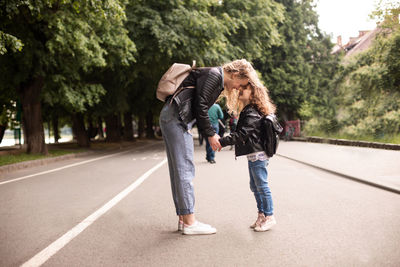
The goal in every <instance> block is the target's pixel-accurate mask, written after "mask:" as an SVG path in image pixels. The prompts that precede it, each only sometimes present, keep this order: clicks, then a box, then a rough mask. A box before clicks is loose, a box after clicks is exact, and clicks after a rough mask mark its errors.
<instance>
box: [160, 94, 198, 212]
mask: <svg viewBox="0 0 400 267" xmlns="http://www.w3.org/2000/svg"><path fill="white" fill-rule="evenodd" d="M160 127H161V131H162V135H163V139H164V143H165V148H166V152H167V158H168V168H169V176H170V180H171V191H172V197H173V200H174V204H175V208H176V214H177V215H187V214H192V213H194V202H195V201H194V190H193V183H192V180H193V178H194V175H195V171H194V163H193V151H194V145H193V137H192V134H191V133H190V132H189V130H190V129H191V128H192V124H189V125H187V124H185V123H183V122H182V120H181V119H180V118H179V113H178V108H177V106H176V105H175V103H172V104H171V105H170V104H169V101H167V102H166V104H165V105H164V107H163V109H162V110H161V114H160Z"/></svg>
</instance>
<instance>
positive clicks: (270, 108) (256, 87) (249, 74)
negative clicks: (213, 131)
mask: <svg viewBox="0 0 400 267" xmlns="http://www.w3.org/2000/svg"><path fill="white" fill-rule="evenodd" d="M222 68H223V70H224V71H226V72H228V73H232V74H234V75H235V76H236V78H238V79H248V80H249V86H250V87H251V90H252V93H251V99H250V103H251V104H253V105H255V106H257V108H258V110H259V111H260V112H261V113H263V114H264V115H268V114H270V113H275V111H276V107H275V105H274V103H273V102H272V101H271V99H270V98H269V95H268V89H267V88H266V87H265V86H264V85H263V84H262V82H261V81H260V79H259V77H258V74H257V72H256V71H255V69H254V68H253V66H252V65H251V63H250V62H248V61H247V60H246V59H239V60H235V61H232V62H230V63H227V64H225V65H223V66H222ZM221 96H223V97H225V98H226V106H227V108H228V111H229V112H230V113H233V114H235V115H237V114H239V113H240V112H241V111H242V109H243V108H244V107H243V105H242V104H241V102H240V101H239V90H224V91H223V93H222V94H221Z"/></svg>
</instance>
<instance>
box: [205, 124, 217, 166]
mask: <svg viewBox="0 0 400 267" xmlns="http://www.w3.org/2000/svg"><path fill="white" fill-rule="evenodd" d="M211 126H212V127H213V129H214V130H215V132H216V133H218V131H219V125H218V124H211ZM206 159H207V161H210V160H214V159H215V151H214V150H212V148H211V146H210V143H209V142H208V138H206Z"/></svg>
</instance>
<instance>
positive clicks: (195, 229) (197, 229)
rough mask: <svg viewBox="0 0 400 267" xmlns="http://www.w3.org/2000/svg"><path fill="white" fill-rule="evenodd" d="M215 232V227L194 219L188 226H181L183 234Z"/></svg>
mask: <svg viewBox="0 0 400 267" xmlns="http://www.w3.org/2000/svg"><path fill="white" fill-rule="evenodd" d="M216 232H217V229H215V228H214V227H212V226H211V225H208V224H205V223H201V222H199V221H195V222H194V224H192V225H190V226H186V225H184V226H183V234H184V235H211V234H215V233H216Z"/></svg>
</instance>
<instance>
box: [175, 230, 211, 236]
mask: <svg viewBox="0 0 400 267" xmlns="http://www.w3.org/2000/svg"><path fill="white" fill-rule="evenodd" d="M216 233H217V230H215V231H212V232H185V231H183V232H182V234H183V235H213V234H216Z"/></svg>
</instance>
